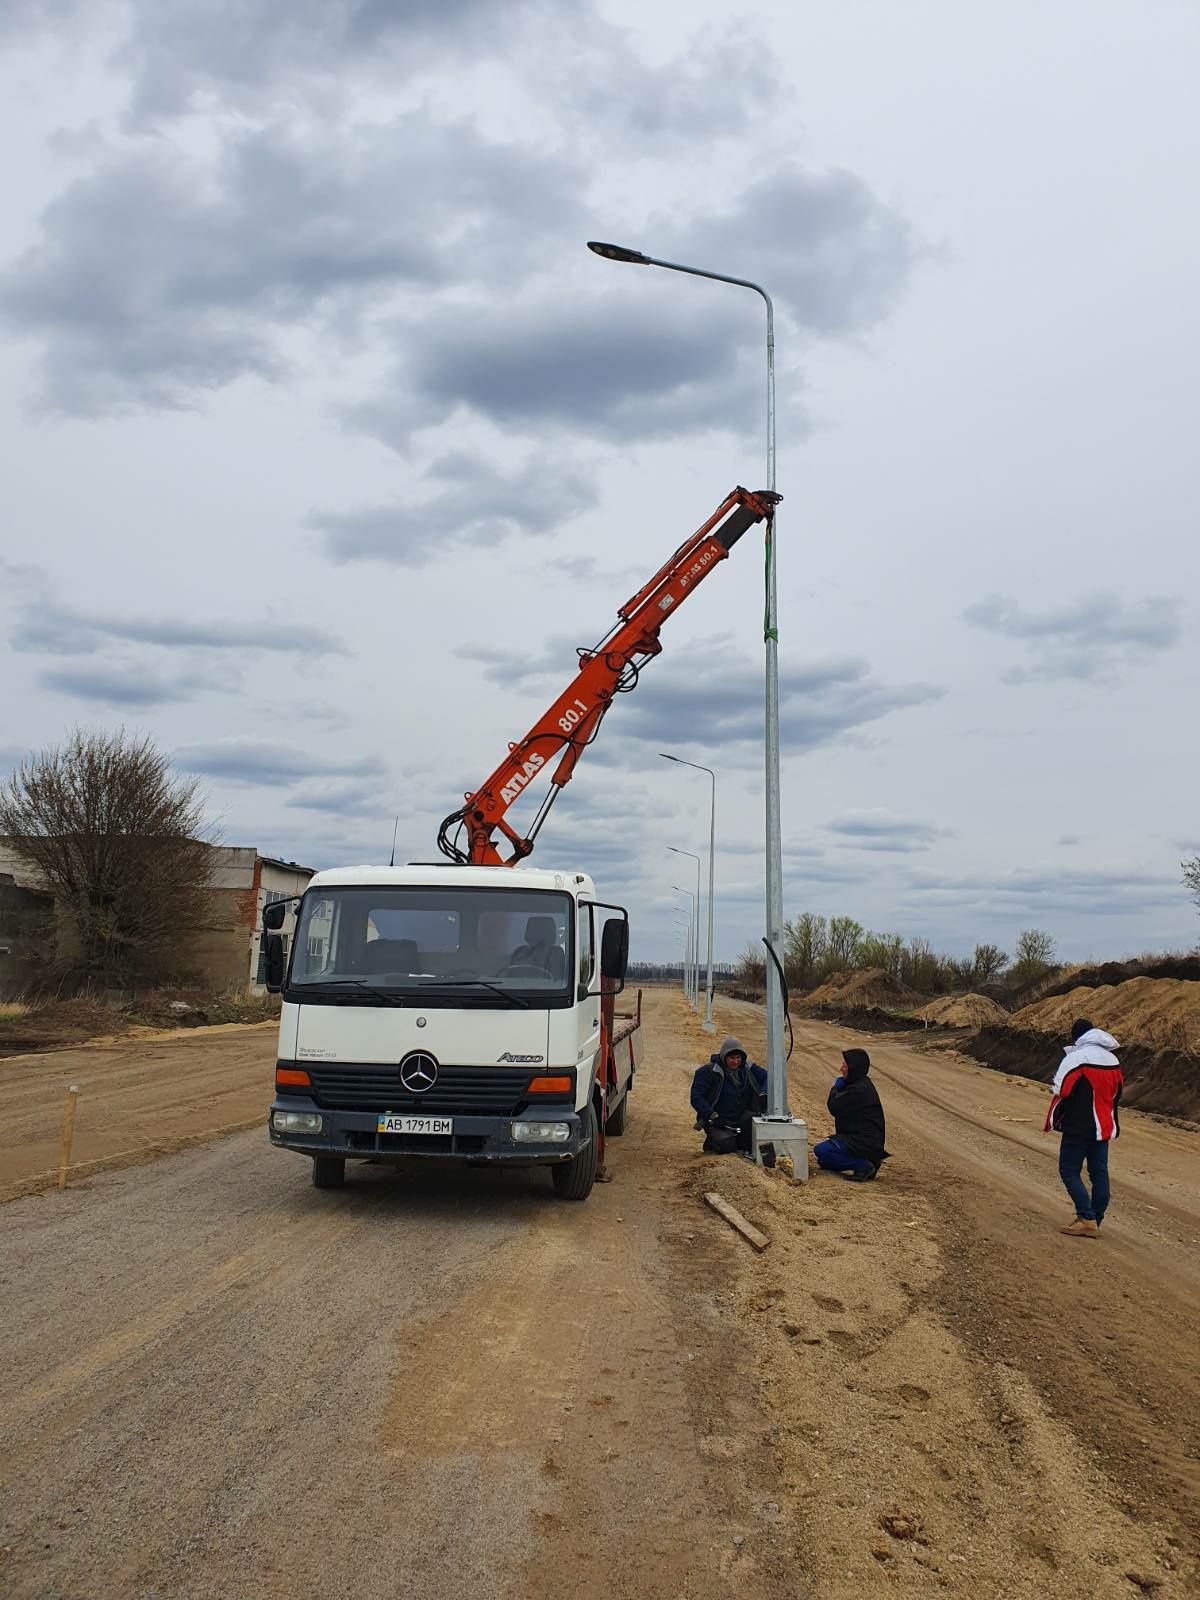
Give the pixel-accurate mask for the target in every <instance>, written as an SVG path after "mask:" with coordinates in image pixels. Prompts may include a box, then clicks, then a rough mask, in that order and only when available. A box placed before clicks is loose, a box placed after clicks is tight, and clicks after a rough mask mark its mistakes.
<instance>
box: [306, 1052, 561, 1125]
mask: <svg viewBox="0 0 1200 1600" xmlns="http://www.w3.org/2000/svg"><path fill="white" fill-rule="evenodd" d="M304 1067H305V1070H306V1071H307V1073H308V1076H309V1078H310V1079H311V1081H312V1087H313V1099H314V1100H315V1101H316V1102H317V1104H318V1105H319V1106H323V1107H325V1108H326V1109H327V1110H330V1111H335V1110H336V1111H410V1112H417V1113H420V1114H426V1113H427V1114H429V1115H431V1116H438V1115H444V1114H445V1113H447V1112H455V1111H459V1112H473V1113H475V1114H476V1115H478V1116H493V1117H511V1116H512V1115H513V1114H514V1113H515V1112H516V1111H517V1110H518V1109H519V1107H520V1106H521V1105H522V1103H523V1102H524V1100H525V1098H526V1090H527V1089H528V1088H529V1080H530V1077H531V1076H532V1074H531V1073H530V1071H529V1068H528V1067H516V1068H514V1067H439V1068H438V1075H437V1082H436V1083H435V1084H434V1086H433V1088H432V1089H427V1090H426V1092H425V1093H424V1094H409V1093H408V1091H407V1090H406V1089H404V1088H403V1087H402V1086H401V1083H400V1066H399V1063H398V1062H396V1063H390V1064H381V1065H375V1064H371V1065H360V1064H358V1063H355V1062H345V1063H342V1062H339V1063H338V1064H337V1065H336V1066H335V1065H334V1064H333V1063H326V1064H323V1065H318V1064H317V1063H315V1062H309V1061H306V1062H305V1063H304Z"/></svg>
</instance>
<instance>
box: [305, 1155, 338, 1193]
mask: <svg viewBox="0 0 1200 1600" xmlns="http://www.w3.org/2000/svg"><path fill="white" fill-rule="evenodd" d="M312 1181H313V1188H314V1189H340V1188H341V1187H342V1185H343V1184H344V1183H345V1181H346V1158H345V1156H314V1157H313V1171H312Z"/></svg>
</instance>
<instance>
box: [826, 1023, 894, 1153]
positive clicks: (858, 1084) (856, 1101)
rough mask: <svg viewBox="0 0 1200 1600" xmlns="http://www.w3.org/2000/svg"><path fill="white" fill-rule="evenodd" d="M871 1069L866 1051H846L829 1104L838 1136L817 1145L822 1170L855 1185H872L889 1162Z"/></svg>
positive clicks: (877, 1094)
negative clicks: (881, 1169) (837, 1175)
mask: <svg viewBox="0 0 1200 1600" xmlns="http://www.w3.org/2000/svg"><path fill="white" fill-rule="evenodd" d="M870 1070H871V1058H870V1056H869V1055H868V1054H867V1052H866V1051H865V1050H843V1051H842V1066H841V1071H840V1072H839V1073H838V1076H837V1078H836V1079H835V1080H834V1085H833V1088H832V1089H830V1091H829V1099H828V1101H827V1102H826V1104H827V1105H828V1107H829V1114H830V1116H831V1117H832V1118H833V1126H834V1135H833V1138H832V1139H822V1140H821V1142H820V1144H817V1145H814V1146H813V1155H814V1156H816V1158H817V1165H818V1166H819V1167H823V1168H824V1169H825V1171H826V1172H840V1173H841V1174H842V1176H843V1177H846V1178H849V1179H850V1180H851V1181H852V1182H854V1183H867V1182H869V1181H870V1180H871V1179H872V1178H873V1177H874V1176H875V1174H876V1173H877V1172H878V1171H879V1169H880V1167H881V1166H882V1165H883V1163H884V1162H885V1161H886V1160H887V1159H888V1153H887V1151H886V1150H885V1149H884V1148H883V1139H884V1132H885V1124H884V1118H883V1104H882V1102H881V1101H880V1098H879V1091H878V1090H877V1089H876V1087H875V1085H874V1084H873V1083H872V1082H871V1080H870V1078H868V1076H867V1074H868V1072H870Z"/></svg>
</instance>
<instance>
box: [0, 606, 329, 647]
mask: <svg viewBox="0 0 1200 1600" xmlns="http://www.w3.org/2000/svg"><path fill="white" fill-rule="evenodd" d="M106 639H111V640H117V641H120V642H122V643H131V644H145V645H160V646H162V647H164V648H166V649H204V650H218V651H222V650H237V651H256V650H265V651H270V652H295V653H296V654H299V655H308V656H324V655H346V654H347V653H348V652H347V650H346V647H345V646H344V645H343V644H341V643H340V642H339V641H338V640H336V639H334V638H333V636H332V635H331V634H328V633H325V632H323V631H322V630H321V629H319V628H310V627H307V626H305V625H304V624H301V623H289V622H274V621H266V622H261V623H254V622H226V621H223V620H220V619H218V618H212V619H210V620H207V621H204V620H197V619H195V618H182V617H158V618H152V617H142V618H139V617H112V616H105V615H104V614H103V613H101V612H95V611H87V610H85V609H83V608H77V607H74V606H67V605H57V604H54V603H52V602H49V601H46V600H44V599H35V600H34V601H33V602H32V603H31V604H30V605H29V606H28V608H27V609H26V611H25V614H24V615H23V617H22V618H21V620H20V622H19V623H18V624H17V627H16V629H15V630H14V632H13V636H12V645H13V648H14V649H15V650H20V651H31V652H40V653H45V654H49V655H68V654H79V653H80V652H82V651H84V650H90V649H94V648H95V647H96V646H97V645H99V644H101V643H102V642H103V641H104V640H106Z"/></svg>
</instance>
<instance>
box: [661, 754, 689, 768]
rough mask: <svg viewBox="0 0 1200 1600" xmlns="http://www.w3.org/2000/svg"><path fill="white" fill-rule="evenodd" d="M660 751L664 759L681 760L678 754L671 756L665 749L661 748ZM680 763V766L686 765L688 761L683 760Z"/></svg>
mask: <svg viewBox="0 0 1200 1600" xmlns="http://www.w3.org/2000/svg"><path fill="white" fill-rule="evenodd" d="M658 753H659V755H660V756H661V757H662V758H663V760H664V761H679V757H678V756H669V755H668V754H667V752H666V751H665V750H660V751H659V752H658ZM679 764H680V766H686V765H687V763H686V762H683V761H680V762H679Z"/></svg>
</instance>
